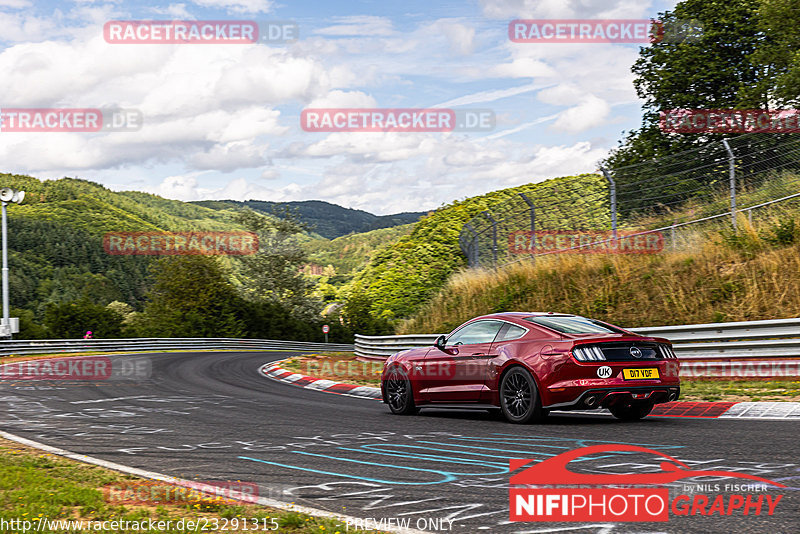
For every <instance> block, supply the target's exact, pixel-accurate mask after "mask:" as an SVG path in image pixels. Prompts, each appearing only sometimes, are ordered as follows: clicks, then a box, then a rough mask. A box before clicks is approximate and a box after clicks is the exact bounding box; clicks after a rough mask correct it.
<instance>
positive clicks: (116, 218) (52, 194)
mask: <svg viewBox="0 0 800 534" xmlns="http://www.w3.org/2000/svg"><path fill="white" fill-rule="evenodd" d="M0 178H2V181H1V182H0V183H2V184H3V185H4V186H8V187H12V188H14V189H21V190H24V191H25V192H26V197H25V202H24V203H23V204H21V205H17V204H11V205H10V206H9V208H8V212H9V267H10V278H9V286H10V294H11V305H12V306H13V307H14V308H17V310H15V312H14V313H15V314H19V313H20V309H26V310H30V311H31V312H33V313H34V314H35V315H36V316H37V317H39V318H41V316H42V313H43V311H44V309H45V307H46V306H47V305H48V304H51V303H59V302H70V301H80V300H85V301H88V302H92V303H94V304H100V305H106V304H108V303H109V302H112V301H115V300H118V301H122V302H126V303H128V304H130V305H131V306H133V307H134V309H141V308H142V305H143V304H144V293H145V290H146V288H147V284H148V280H149V279H148V276H149V275H148V266H149V265H150V263H151V262H152V261H153V260H154V259H155V257H153V256H112V255H109V254H106V253H105V251H104V250H103V247H102V238H103V234H105V233H107V232H125V231H133V232H136V231H189V230H193V231H228V230H241V229H243V228H242V227H241V226H239V225H238V224H236V223H234V222H232V218H231V215H232V214H233V213H234V212H235V211H238V210H241V209H242V208H243V207H250V208H253V209H258V210H259V211H262V212H265V213H269V212H271V210H272V208H274V207H276V206H277V207H280V206H279V205H278V204H275V203H269V202H260V201H259V202H229V201H221V202H204V203H187V202H180V201H177V200H169V199H165V198H161V197H159V196H157V195H152V194H149V193H143V192H138V191H121V192H115V191H111V190H109V189H107V188H105V187H103V186H101V185H100V184H97V183H94V182H90V181H87V180H81V179H77V178H63V179H60V180H42V181H40V180H37V179H36V178H32V177H30V176H23V175H11V174H2V175H0ZM286 205H288V207H290V208H292V207H296V208H297V209H298V213H299V214H300V215H301V216H302V217H304V219H305V220H306V222H310V223H312V224H316V225H317V226H318V227H321V228H323V229H327V230H324V231H325V232H326V233H328V234H331V233H333V234H337V233H347V232H349V231H353V230H354V229H357V228H367V229H369V228H373V227H381V226H389V225H396V224H397V223H400V222H407V221H410V220H415V219H416V218H417V217H418V215H419V214H399V215H396V216H386V217H379V216H376V215H372V214H369V213H367V212H362V211H358V210H349V209H346V208H342V207H341V206H336V205H333V204H329V203H326V202H299V203H286ZM334 230H335V231H334ZM409 231H410V226H408V225H407V226H405V227H400V228H398V229H395V228H383V229H380V230H376V231H374V232H369V233H366V234H353V235H348V236H345V237H342V238H340V239H338V240H337V239H334V240H333V241H329V240H327V239H324V238H319V237H315V235H316V234H313V235H306V236H301V237H300V240H299V241H300V243H301V246H303V247H304V248H305V249H306V250H307V251H308V252H310V253H311V255H312V258H311V259H312V262H313V263H315V264H319V265H322V266H327V265H334V267H335V269H336V272H337V273H342V274H343V275H344V276H343V277H342V278H341V280H340V281H339V282H338V283H339V284H341V283H343V282H345V281H347V280H349V279H350V278H352V276H353V274H354V273H355V272H357V271H358V270H359V269H361V268H362V267H363V266H364V265H365V264H366V262H367V261H368V260H369V258H370V257H371V255H372V253H373V252H374V250H375V249H377V248H380V247H381V246H383V245H385V244H386V243H389V242H393V241H395V240H396V239H397V238H398V237H399V236H401V235H404V234H406V233H408V232H409ZM237 261H238V260H237V259H235V258H223V262H225V263H226V264H229V265H233V264H234V263H235V262H237Z"/></svg>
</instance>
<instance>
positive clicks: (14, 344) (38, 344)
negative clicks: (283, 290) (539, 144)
mask: <svg viewBox="0 0 800 534" xmlns="http://www.w3.org/2000/svg"><path fill="white" fill-rule="evenodd" d="M353 348H354V347H353V345H348V344H345V343H313V342H310V341H308V342H307V341H285V340H277V339H237V338H127V339H75V340H71V339H36V340H0V356H9V355H12V354H13V355H24V354H49V353H59V352H63V353H71V352H135V351H153V350H289V351H296V350H313V351H348V352H351V351H353Z"/></svg>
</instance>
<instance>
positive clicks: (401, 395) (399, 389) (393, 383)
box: [386, 367, 419, 415]
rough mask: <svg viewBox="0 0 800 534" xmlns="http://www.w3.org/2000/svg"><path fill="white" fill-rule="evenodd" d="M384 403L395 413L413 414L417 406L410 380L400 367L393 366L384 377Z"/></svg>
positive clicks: (416, 411)
mask: <svg viewBox="0 0 800 534" xmlns="http://www.w3.org/2000/svg"><path fill="white" fill-rule="evenodd" d="M386 404H388V405H389V409H390V410H391V411H392V413H393V414H396V415H414V414H416V413H418V412H419V408H417V407H416V405H415V404H414V394H413V392H412V391H411V381H410V380H409V379H408V376H406V373H405V372H403V370H402V369H400V368H398V367H395V368H393V369H392V370H391V371H389V375H388V376H387V378H386Z"/></svg>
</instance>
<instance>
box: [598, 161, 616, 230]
mask: <svg viewBox="0 0 800 534" xmlns="http://www.w3.org/2000/svg"><path fill="white" fill-rule="evenodd" d="M600 170H601V171H602V172H603V176H605V177H606V180H608V185H609V186H610V187H611V190H610V192H609V196H610V197H611V236H612V237H613V239H614V243H615V244H616V242H617V182H615V181H614V178H612V177H611V173H610V172H608V171H607V170H606V169H605V168H604V167H600Z"/></svg>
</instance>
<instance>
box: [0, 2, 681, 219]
mask: <svg viewBox="0 0 800 534" xmlns="http://www.w3.org/2000/svg"><path fill="white" fill-rule="evenodd" d="M674 4H675V1H674V0H650V1H648V0H480V1H476V0H471V1H466V2H462V1H453V0H448V1H436V0H433V1H432V0H422V1H419V0H407V1H403V2H386V1H381V0H371V1H370V0H360V1H359V0H349V1H337V2H329V1H324V0H317V1H294V0H293V1H291V2H289V1H285V2H278V1H272V0H195V1H190V0H186V1H183V2H176V3H170V2H155V1H137V2H121V1H109V2H103V1H92V0H76V1H74V2H66V1H64V2H53V1H42V2H39V1H37V2H33V1H30V0H0V73H1V74H0V76H1V78H0V79H2V81H3V83H2V84H0V109H2V108H107V107H119V108H126V109H133V110H137V111H138V112H140V113H141V115H142V117H143V119H144V123H143V126H142V127H141V129H139V130H137V131H101V132H95V133H87V132H69V133H64V132H62V133H58V132H39V133H34V132H29V133H15V132H9V131H2V132H0V161H1V162H2V165H0V171H3V172H12V173H24V174H31V175H33V176H36V177H38V178H43V179H52V178H60V177H63V176H77V177H80V178H85V179H89V180H93V181H96V182H99V183H102V184H104V185H105V186H107V187H109V188H111V189H115V190H122V189H137V190H142V191H148V192H152V193H157V194H159V195H162V196H165V197H169V198H174V199H179V200H201V199H228V198H230V199H237V200H246V199H264V200H308V199H320V200H327V201H329V202H334V203H337V204H341V205H344V206H347V207H352V208H358V209H364V210H367V211H370V212H373V213H378V214H386V213H394V212H399V211H418V210H425V209H431V208H436V207H438V206H440V205H442V204H444V203H448V202H451V201H453V200H456V199H460V198H464V197H466V196H471V195H475V194H480V193H485V192H487V191H492V190H496V189H501V188H504V187H510V186H515V185H519V184H523V183H528V182H532V181H540V180H543V179H546V178H550V177H555V176H563V175H568V174H574V173H580V172H593V171H594V170H595V169H596V168H597V162H598V161H599V160H600V159H601V158H603V157H604V156H605V155H606V154H607V153H608V150H609V149H610V148H612V147H614V146H615V145H616V144H617V140H618V139H619V138H620V134H621V132H622V131H623V130H629V129H632V128H636V127H638V125H639V123H640V118H641V109H640V108H641V102H640V101H639V100H638V99H637V97H636V95H635V92H634V90H633V84H632V75H631V73H630V67H631V65H632V64H633V62H634V61H635V59H636V58H637V54H638V50H639V46H641V45H637V44H587V43H582V44H551V43H546V44H530V43H528V44H524V43H512V42H510V41H509V39H508V34H507V30H508V23H509V22H510V21H511V20H513V19H517V18H526V19H533V18H537V19H568V18H579V19H594V18H604V19H646V18H650V17H655V16H656V15H657V14H658V13H659V12H661V11H664V10H668V9H671V8H672V7H674ZM156 19H157V20H162V19H165V20H170V19H181V20H252V21H259V22H261V23H265V22H269V21H282V22H284V23H285V22H290V23H291V24H296V26H297V28H298V30H299V38H298V39H297V40H295V41H294V42H289V43H272V44H269V43H266V44H265V43H258V44H112V43H108V42H107V41H106V40H105V38H104V35H103V27H104V24H105V23H107V22H108V21H112V20H156ZM430 107H445V108H449V109H453V110H455V111H459V110H470V109H482V110H492V112H493V113H494V114H495V117H496V124H495V126H494V128H493V129H491V130H490V131H479V132H468V131H463V132H418V133H397V132H383V133H381V132H379V133H375V132H334V133H322V132H307V131H304V130H303V129H302V128H301V123H300V117H301V112H302V111H303V110H304V109H308V108H430Z"/></svg>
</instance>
